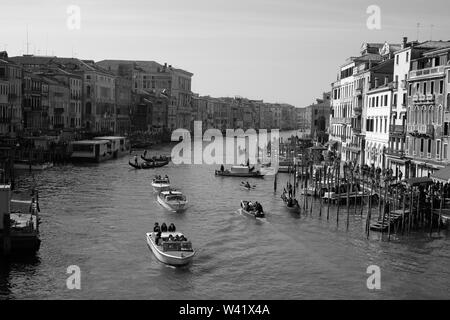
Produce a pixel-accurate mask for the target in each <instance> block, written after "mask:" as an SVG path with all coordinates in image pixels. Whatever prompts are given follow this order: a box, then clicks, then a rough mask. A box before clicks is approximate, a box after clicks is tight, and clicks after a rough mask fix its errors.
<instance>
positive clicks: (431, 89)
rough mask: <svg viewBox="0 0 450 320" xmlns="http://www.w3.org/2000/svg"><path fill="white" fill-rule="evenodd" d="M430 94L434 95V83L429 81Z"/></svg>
mask: <svg viewBox="0 0 450 320" xmlns="http://www.w3.org/2000/svg"><path fill="white" fill-rule="evenodd" d="M430 93H431V94H433V93H434V81H431V88H430Z"/></svg>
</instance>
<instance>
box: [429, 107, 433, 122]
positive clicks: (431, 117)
mask: <svg viewBox="0 0 450 320" xmlns="http://www.w3.org/2000/svg"><path fill="white" fill-rule="evenodd" d="M428 124H433V107H432V106H430V107H429V108H428Z"/></svg>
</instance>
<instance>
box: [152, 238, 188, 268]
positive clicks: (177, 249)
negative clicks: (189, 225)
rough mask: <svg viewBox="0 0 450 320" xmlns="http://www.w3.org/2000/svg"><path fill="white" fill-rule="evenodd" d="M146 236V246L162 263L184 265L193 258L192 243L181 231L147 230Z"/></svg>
mask: <svg viewBox="0 0 450 320" xmlns="http://www.w3.org/2000/svg"><path fill="white" fill-rule="evenodd" d="M146 237H147V244H148V246H149V247H150V249H151V250H152V252H153V254H154V255H155V257H156V258H157V259H158V260H159V261H161V262H162V263H165V264H168V265H171V266H185V265H187V264H189V263H190V262H191V261H192V259H193V258H194V255H195V250H194V249H193V248H192V243H191V241H188V239H187V238H186V237H185V236H184V235H183V234H182V233H181V232H162V233H158V232H148V233H147V234H146ZM180 239H181V240H180Z"/></svg>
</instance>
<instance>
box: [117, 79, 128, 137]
mask: <svg viewBox="0 0 450 320" xmlns="http://www.w3.org/2000/svg"><path fill="white" fill-rule="evenodd" d="M115 83H116V132H117V133H118V134H121V135H125V134H127V133H130V131H131V119H130V113H131V110H132V97H131V86H132V81H131V79H130V78H128V77H122V76H117V77H116V82H115Z"/></svg>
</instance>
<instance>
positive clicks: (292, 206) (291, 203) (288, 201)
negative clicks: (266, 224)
mask: <svg viewBox="0 0 450 320" xmlns="http://www.w3.org/2000/svg"><path fill="white" fill-rule="evenodd" d="M281 199H283V202H284V204H285V205H286V208H288V209H289V211H292V212H297V213H299V212H300V205H299V204H298V201H297V199H295V198H289V195H288V194H287V193H283V194H282V195H281Z"/></svg>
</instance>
